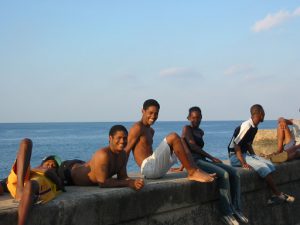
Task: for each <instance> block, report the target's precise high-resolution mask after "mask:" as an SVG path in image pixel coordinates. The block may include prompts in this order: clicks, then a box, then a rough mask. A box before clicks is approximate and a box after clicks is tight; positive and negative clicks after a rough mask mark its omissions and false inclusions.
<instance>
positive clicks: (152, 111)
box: [142, 99, 160, 126]
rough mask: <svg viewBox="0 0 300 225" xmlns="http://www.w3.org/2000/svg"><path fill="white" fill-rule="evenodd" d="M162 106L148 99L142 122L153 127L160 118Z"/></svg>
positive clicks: (144, 107) (145, 103) (144, 106)
mask: <svg viewBox="0 0 300 225" xmlns="http://www.w3.org/2000/svg"><path fill="white" fill-rule="evenodd" d="M159 109H160V105H159V103H158V102H157V101H156V100H154V99H148V100H146V101H145V102H144V104H143V109H142V113H143V117H142V122H143V124H144V125H146V126H151V125H152V124H154V123H155V121H156V120H157V118H158V113H159Z"/></svg>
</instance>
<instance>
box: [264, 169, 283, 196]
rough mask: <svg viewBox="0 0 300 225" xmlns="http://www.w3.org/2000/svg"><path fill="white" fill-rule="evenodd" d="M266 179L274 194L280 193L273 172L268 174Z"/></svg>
mask: <svg viewBox="0 0 300 225" xmlns="http://www.w3.org/2000/svg"><path fill="white" fill-rule="evenodd" d="M265 180H266V182H267V185H268V186H269V188H270V189H271V191H272V192H273V194H274V195H277V196H278V195H280V194H281V193H280V191H278V190H277V187H276V185H275V183H274V180H273V177H272V175H271V174H268V175H267V176H266V177H265Z"/></svg>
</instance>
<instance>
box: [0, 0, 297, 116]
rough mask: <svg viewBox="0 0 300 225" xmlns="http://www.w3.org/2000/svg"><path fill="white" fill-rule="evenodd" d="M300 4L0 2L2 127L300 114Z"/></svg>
mask: <svg viewBox="0 0 300 225" xmlns="http://www.w3.org/2000/svg"><path fill="white" fill-rule="evenodd" d="M299 40H300V2H299V1H283V0H282V1H270V0H260V1H258V0H251V1H250V0H245V1H196V0H195V1H171V0H170V1H168V0H164V1H156V0H153V1H143V0H139V1H138V0H136V1H133V0H132V1H126V0H124V1H121V0H120V1H19V2H18V1H1V3H0V102H1V109H0V122H72V121H75V122H76V121H82V122H84V121H136V120H138V119H140V116H141V107H142V103H143V101H144V100H145V99H148V98H155V99H157V100H158V101H159V102H160V104H161V111H160V118H159V119H160V120H185V118H186V114H187V110H188V108H189V107H190V106H194V105H198V106H200V107H201V108H202V111H203V114H204V115H203V116H204V120H244V119H247V118H248V117H249V107H250V106H251V105H252V104H255V103H259V104H262V105H263V106H264V108H265V111H266V119H276V118H278V117H279V116H286V117H300V113H299V108H300V101H299V84H300V74H299V73H300V72H299V71H300V44H299Z"/></svg>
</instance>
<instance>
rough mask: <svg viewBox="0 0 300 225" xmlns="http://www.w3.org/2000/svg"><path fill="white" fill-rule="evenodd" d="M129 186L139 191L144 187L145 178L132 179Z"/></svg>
mask: <svg viewBox="0 0 300 225" xmlns="http://www.w3.org/2000/svg"><path fill="white" fill-rule="evenodd" d="M129 187H131V188H132V189H134V190H136V191H138V190H140V189H142V188H143V187H144V180H143V179H140V178H139V179H131V180H130V182H129Z"/></svg>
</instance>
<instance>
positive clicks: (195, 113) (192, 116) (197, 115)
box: [187, 106, 202, 128]
mask: <svg viewBox="0 0 300 225" xmlns="http://www.w3.org/2000/svg"><path fill="white" fill-rule="evenodd" d="M187 119H188V120H189V121H190V122H191V126H192V127H194V128H197V127H199V125H200V123H201V120H202V113H201V109H200V108H199V107H198V106H193V107H191V108H190V109H189V115H188V116H187Z"/></svg>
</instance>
